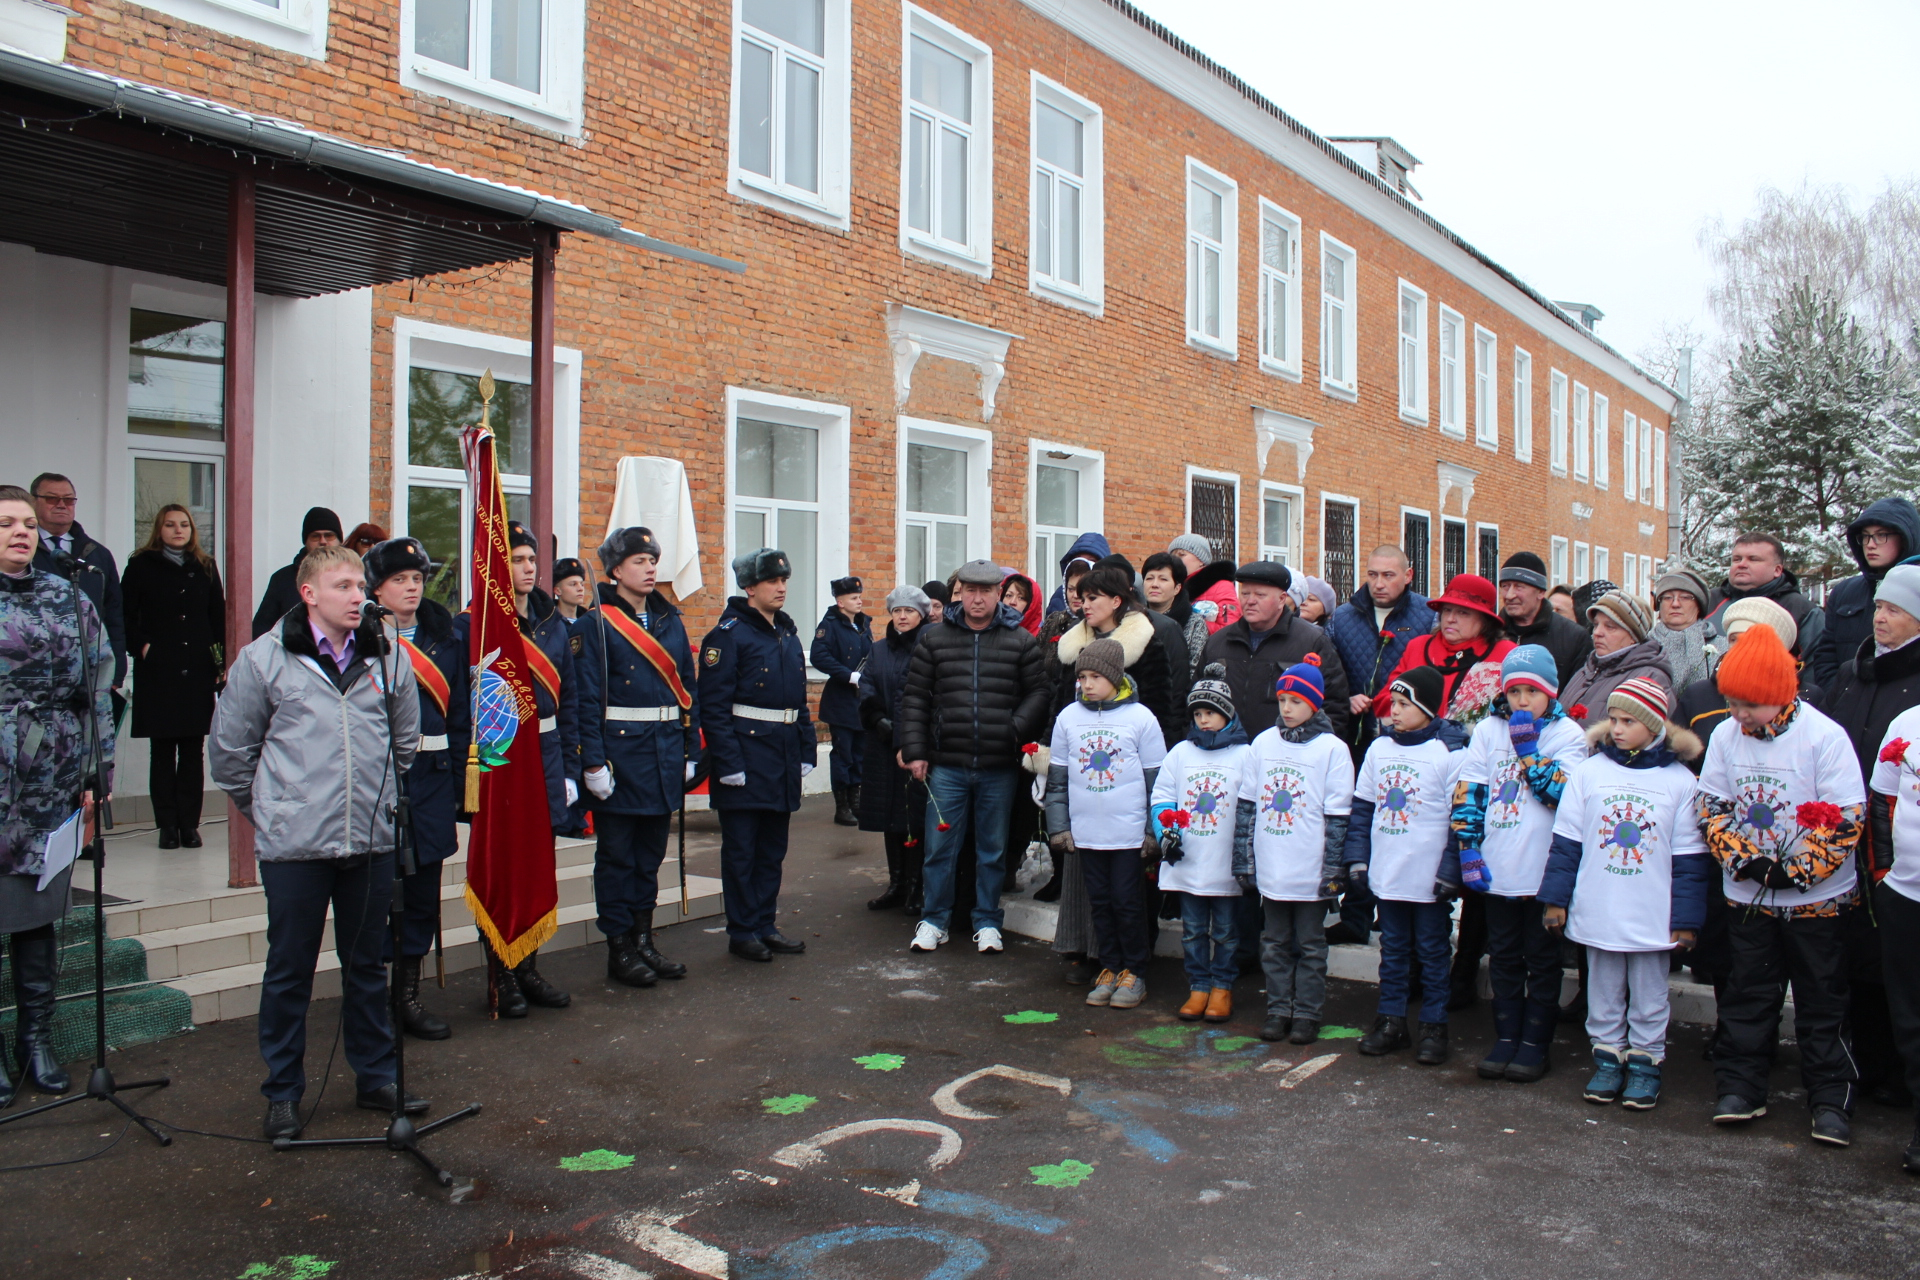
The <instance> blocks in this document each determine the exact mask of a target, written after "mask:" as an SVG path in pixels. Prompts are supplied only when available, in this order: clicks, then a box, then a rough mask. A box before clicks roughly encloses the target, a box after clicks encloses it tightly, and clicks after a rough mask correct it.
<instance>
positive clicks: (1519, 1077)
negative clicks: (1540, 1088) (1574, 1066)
mask: <svg viewBox="0 0 1920 1280" xmlns="http://www.w3.org/2000/svg"><path fill="white" fill-rule="evenodd" d="M1559 1017H1560V1009H1559V1007H1558V1006H1557V1005H1554V1004H1553V1003H1551V1002H1545V1003H1543V1002H1540V1001H1536V1000H1529V1001H1527V1011H1526V1015H1525V1017H1523V1018H1522V1019H1521V1022H1520V1047H1519V1048H1518V1049H1515V1050H1514V1052H1513V1060H1512V1061H1511V1062H1509V1063H1507V1079H1509V1080H1512V1081H1515V1082H1516V1083H1519V1084H1532V1083H1533V1082H1534V1081H1535V1080H1538V1079H1539V1078H1540V1077H1542V1076H1544V1075H1546V1074H1547V1070H1548V1068H1549V1067H1551V1066H1552V1065H1553V1058H1552V1053H1551V1050H1552V1048H1553V1028H1554V1026H1555V1024H1556V1023H1557V1022H1558V1020H1559Z"/></svg>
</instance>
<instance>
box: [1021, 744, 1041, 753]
mask: <svg viewBox="0 0 1920 1280" xmlns="http://www.w3.org/2000/svg"><path fill="white" fill-rule="evenodd" d="M1020 753H1021V754H1022V755H1029V756H1037V755H1039V754H1040V744H1039V743H1037V742H1029V743H1028V744H1027V745H1026V746H1024V747H1022V748H1020Z"/></svg>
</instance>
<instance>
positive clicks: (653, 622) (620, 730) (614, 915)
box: [575, 525, 700, 987]
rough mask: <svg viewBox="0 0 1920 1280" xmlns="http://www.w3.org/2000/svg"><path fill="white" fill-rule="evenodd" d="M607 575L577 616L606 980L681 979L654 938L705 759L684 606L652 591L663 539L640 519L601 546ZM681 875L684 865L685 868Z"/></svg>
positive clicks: (645, 983)
mask: <svg viewBox="0 0 1920 1280" xmlns="http://www.w3.org/2000/svg"><path fill="white" fill-rule="evenodd" d="M600 564H601V566H602V568H604V569H605V570H606V575H607V577H608V579H609V581H607V582H603V583H601V584H600V589H599V597H600V603H599V607H598V608H596V609H592V610H589V611H587V612H584V613H582V614H581V615H580V618H581V621H580V622H579V624H578V625H577V629H576V633H575V638H576V639H578V640H580V641H581V642H582V644H581V651H580V660H579V662H578V664H577V668H578V670H579V672H580V676H581V688H582V690H584V693H583V695H582V697H581V700H580V745H581V754H582V758H583V762H584V764H585V766H586V774H585V776H586V782H587V790H588V791H589V792H591V793H592V796H593V799H592V800H591V801H589V802H588V807H589V808H591V809H592V810H593V834H594V849H593V895H594V901H595V903H596V904H597V905H598V908H599V920H598V922H597V923H598V925H599V928H600V932H601V933H603V934H605V935H606V938H607V976H608V977H609V978H611V979H613V980H614V981H615V982H622V983H625V984H626V985H627V986H630V987H650V986H652V985H653V984H654V983H655V982H656V981H658V980H659V979H661V978H681V977H685V976H686V972H687V966H686V965H684V964H681V963H680V962H678V961H676V960H669V959H667V957H665V956H664V955H661V954H660V952H659V951H658V950H657V949H655V947H654V945H653V912H654V908H655V907H656V906H658V905H659V900H660V864H661V862H662V861H664V860H665V858H666V856H667V834H668V832H669V830H670V828H671V826H672V823H673V815H674V813H675V812H676V811H677V810H679V809H680V808H681V807H682V806H684V805H685V803H686V794H687V783H688V782H689V781H690V780H691V779H692V778H693V774H694V761H695V760H697V759H698V758H699V755H700V713H699V707H698V702H697V698H696V691H695V686H694V679H695V677H694V665H693V650H692V648H691V647H690V646H689V645H688V643H687V628H686V624H685V623H684V622H683V621H682V620H681V617H680V610H679V609H678V608H677V607H675V606H674V604H673V603H672V602H671V601H669V600H668V599H667V598H666V597H665V596H664V595H662V594H661V593H660V592H659V591H656V590H655V589H654V584H655V582H656V581H657V579H658V577H659V573H660V544H659V542H658V541H656V540H655V538H654V536H653V531H652V530H650V529H646V528H644V527H642V526H639V525H634V526H632V527H630V528H626V529H619V530H616V531H615V532H613V533H611V534H609V535H608V536H607V540H606V541H605V542H603V543H601V544H600ZM680 872H681V874H682V875H685V874H686V868H685V867H682V868H681V869H680Z"/></svg>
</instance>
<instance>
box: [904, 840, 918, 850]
mask: <svg viewBox="0 0 1920 1280" xmlns="http://www.w3.org/2000/svg"><path fill="white" fill-rule="evenodd" d="M906 847H907V848H909V849H917V848H919V847H920V842H919V841H918V840H909V841H907V846H906Z"/></svg>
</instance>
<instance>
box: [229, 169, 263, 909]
mask: <svg viewBox="0 0 1920 1280" xmlns="http://www.w3.org/2000/svg"><path fill="white" fill-rule="evenodd" d="M254 194H255V193H254V183H253V178H252V177H250V176H248V175H245V174H236V175H235V176H234V178H233V181H232V185H231V187H230V188H229V189H228V195H227V362H226V370H225V381H226V386H225V390H226V434H227V474H226V521H225V528H224V530H223V533H224V535H225V540H226V552H227V566H226V568H227V572H226V592H227V638H226V660H227V665H228V667H229V668H231V667H232V665H233V663H234V660H235V659H236V658H238V657H239V656H240V650H241V649H242V648H244V647H245V646H246V644H247V641H248V640H249V639H251V638H252V629H253V374H254V368H253V363H254V332H253V320H254V317H253V265H254ZM258 883H259V874H258V871H257V869H256V868H255V865H254V859H253V827H252V826H251V825H249V824H248V822H247V820H246V819H245V818H243V817H241V816H240V811H239V810H238V809H236V808H234V806H233V802H232V801H231V800H229V801H228V802H227V886H228V887H229V888H232V889H240V888H245V887H247V886H249V885H254V884H258Z"/></svg>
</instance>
